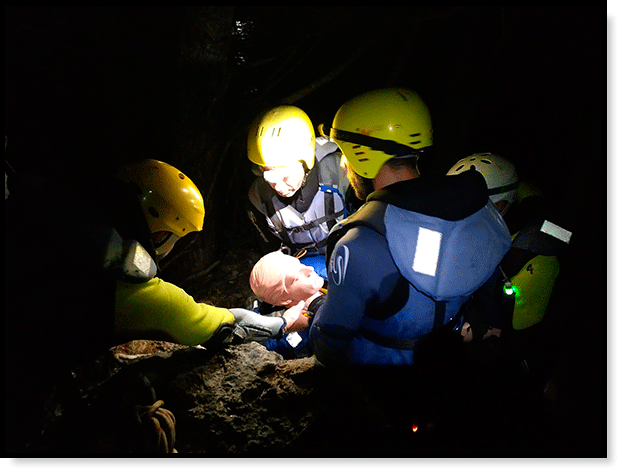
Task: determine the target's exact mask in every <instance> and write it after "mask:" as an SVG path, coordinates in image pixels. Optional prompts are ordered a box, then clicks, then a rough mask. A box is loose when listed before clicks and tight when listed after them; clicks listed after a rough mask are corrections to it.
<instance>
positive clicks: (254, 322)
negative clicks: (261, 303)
mask: <svg viewBox="0 0 624 475" xmlns="http://www.w3.org/2000/svg"><path fill="white" fill-rule="evenodd" d="M228 310H229V311H230V312H232V314H233V315H234V320H235V322H236V325H235V327H234V335H233V337H234V338H233V342H234V343H249V342H251V341H257V342H259V343H262V342H264V341H266V340H268V339H269V338H281V337H282V335H283V331H282V330H283V328H284V327H285V326H286V320H285V319H284V318H283V317H267V316H266V315H260V314H259V313H256V312H253V311H251V310H246V309H244V308H230V309H228Z"/></svg>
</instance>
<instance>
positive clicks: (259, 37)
mask: <svg viewBox="0 0 624 475" xmlns="http://www.w3.org/2000/svg"><path fill="white" fill-rule="evenodd" d="M605 26H606V24H605V8H604V7H603V6H600V7H588V6H559V7H554V6H539V7H537V6H536V7H526V6H522V7H516V6H441V7H431V6H427V7H399V6H387V7H366V6H350V7H345V6H338V7H334V6H318V7H305V6H303V7H288V6H286V7H284V6H281V7H264V6H254V7H5V134H6V135H7V136H8V146H7V150H6V154H5V156H6V159H7V160H8V163H9V164H10V167H11V168H12V170H14V171H15V172H17V173H18V174H33V175H43V176H51V177H59V183H61V181H60V179H61V178H62V179H63V180H64V182H67V181H71V180H77V181H78V182H84V181H85V180H89V177H90V176H92V175H93V174H101V173H110V172H112V171H113V170H114V169H115V167H117V166H118V165H119V164H121V163H123V162H124V161H127V160H134V159H139V158H157V159H161V160H164V161H167V162H169V163H171V164H172V165H174V166H176V167H178V168H180V169H181V170H182V171H184V172H185V173H187V174H188V175H189V176H190V177H191V178H192V179H193V181H194V182H195V183H196V184H197V185H198V187H199V188H200V191H201V192H202V194H203V196H204V199H205V200H206V203H207V215H206V221H205V226H204V231H202V232H201V233H195V234H196V235H195V236H189V237H187V238H185V239H183V240H181V241H180V243H179V244H178V246H176V249H175V250H174V252H173V253H172V255H171V256H169V257H168V258H167V259H168V261H166V262H164V265H163V267H164V269H163V271H164V272H165V276H166V277H167V278H168V279H169V280H171V281H173V282H174V283H180V282H183V283H184V284H185V285H184V286H185V289H187V291H189V292H190V293H191V294H192V295H196V296H199V297H201V296H203V295H207V294H209V293H210V288H209V287H207V286H206V284H205V274H202V270H203V269H206V268H208V267H209V266H210V265H211V264H212V263H214V262H215V261H216V260H217V259H219V258H220V257H219V256H222V255H224V253H228V252H235V253H236V252H239V251H240V252H241V253H244V252H245V251H246V250H247V249H248V248H249V247H250V246H252V241H250V240H249V236H250V233H251V229H250V228H249V227H248V224H247V218H246V216H245V213H244V200H245V199H246V193H247V189H248V187H249V185H250V183H251V180H252V179H253V175H252V174H251V173H250V170H249V167H248V161H247V158H246V153H245V152H246V148H245V147H246V134H247V126H248V124H249V122H250V121H251V120H252V118H253V117H254V116H255V115H256V114H257V113H258V112H259V111H260V110H262V109H263V108H265V107H271V106H275V105H278V104H282V103H292V104H294V105H297V106H299V107H301V108H302V109H304V110H305V111H306V112H307V113H308V114H309V115H310V117H311V118H312V121H313V123H314V124H315V126H316V125H318V124H319V123H321V122H330V121H331V119H332V117H333V114H334V113H335V112H336V110H337V109H338V108H339V107H340V105H341V104H342V103H343V102H344V101H346V100H348V99H350V98H351V97H353V96H355V95H357V94H359V93H361V92H364V91H366V90H369V89H373V88H377V87H386V86H403V87H408V88H412V89H414V90H415V91H417V92H418V93H419V94H420V95H421V96H422V97H423V99H424V100H425V102H426V103H427V105H428V106H429V108H430V110H431V113H432V117H433V124H434V140H435V149H436V162H435V163H434V171H436V172H438V173H445V172H446V171H447V170H448V169H449V168H450V166H451V165H452V164H453V163H455V162H456V161H457V160H458V159H460V158H463V157H465V156H467V155H469V154H471V153H474V152H485V151H490V152H495V153H499V154H502V155H504V156H506V157H508V158H510V159H512V160H513V161H514V162H515V163H516V165H517V168H518V172H519V174H520V177H521V178H522V179H523V180H525V181H528V182H531V183H533V184H535V185H537V186H538V187H539V188H540V189H541V190H542V191H543V192H544V193H545V194H546V195H548V196H549V197H551V198H553V199H554V200H556V201H557V202H558V203H559V204H560V205H561V206H562V207H563V209H564V210H565V212H566V213H567V215H568V216H567V219H568V221H567V222H566V224H567V225H569V226H570V228H571V229H572V231H573V233H574V235H573V241H572V243H571V246H570V251H569V253H568V254H567V255H566V256H565V258H564V259H562V262H561V274H560V277H559V279H558V283H557V287H556V293H555V295H554V296H553V302H552V304H551V308H552V309H553V310H551V313H552V314H554V315H556V316H555V317H553V321H555V322H556V323H557V325H559V326H560V331H561V334H560V338H558V339H557V341H556V342H553V346H554V347H555V349H556V351H555V353H556V355H557V358H558V362H557V368H558V371H559V373H560V379H561V380H562V385H561V393H562V395H563V396H562V397H563V403H562V404H563V405H564V408H565V410H568V411H570V414H571V415H572V414H573V415H574V416H573V417H577V418H578V424H577V425H575V430H576V431H578V437H576V438H574V441H575V443H576V444H578V451H579V452H581V453H583V452H590V453H596V452H600V451H603V450H606V397H607V396H606V394H607V392H606V376H607V373H606V322H607V319H606V316H607V312H606V278H605V270H606V257H607V256H606V218H605V216H606V211H605V210H606V163H607V154H606V152H607V150H606V147H605V130H606V127H605V124H604V117H605V111H606V85H605V71H606V68H605V65H606V60H607V56H606V48H605V43H604V33H605ZM600 117H602V119H600ZM10 185H11V184H10V182H9V189H10ZM37 212H40V213H46V212H50V210H46V207H45V203H42V206H41V209H40V210H37ZM193 276H198V277H197V278H194V277H193ZM202 276H203V277H202ZM571 417H572V416H571Z"/></svg>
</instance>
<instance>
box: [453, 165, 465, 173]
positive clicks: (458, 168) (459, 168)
mask: <svg viewBox="0 0 624 475" xmlns="http://www.w3.org/2000/svg"><path fill="white" fill-rule="evenodd" d="M462 168H464V166H463V165H460V166H458V167H457V168H456V169H455V171H456V172H458V171H459V170H461V169H462Z"/></svg>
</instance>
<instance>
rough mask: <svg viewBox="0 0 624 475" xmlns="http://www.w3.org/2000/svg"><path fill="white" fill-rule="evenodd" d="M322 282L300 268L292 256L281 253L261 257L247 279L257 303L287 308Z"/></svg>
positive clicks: (311, 269) (300, 265) (305, 269)
mask: <svg viewBox="0 0 624 475" xmlns="http://www.w3.org/2000/svg"><path fill="white" fill-rule="evenodd" d="M324 283H325V281H324V280H323V278H322V277H321V276H319V275H318V274H317V273H316V272H314V269H313V268H312V267H309V266H305V265H303V264H302V263H301V262H300V261H299V259H297V258H296V257H293V256H289V255H286V254H283V253H282V252H281V251H274V252H270V253H269V254H266V255H265V256H263V257H262V258H261V259H260V260H259V261H258V262H257V263H256V264H255V265H254V267H253V269H252V271H251V274H250V276H249V285H250V287H251V290H252V291H253V293H254V294H255V295H256V296H257V297H258V298H259V299H260V300H262V301H263V302H266V303H269V304H271V305H285V306H288V307H291V306H293V305H296V304H297V303H298V302H300V301H302V300H304V301H305V300H307V299H308V298H310V297H311V296H313V295H314V294H315V293H316V292H318V291H319V290H320V289H321V287H323V284H324Z"/></svg>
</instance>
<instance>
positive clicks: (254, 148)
mask: <svg viewBox="0 0 624 475" xmlns="http://www.w3.org/2000/svg"><path fill="white" fill-rule="evenodd" d="M315 138H316V136H315V133H314V127H313V126H312V121H311V120H310V118H309V117H308V115H307V114H306V113H305V112H303V111H302V110H301V109H299V108H298V107H295V106H278V107H274V108H273V109H271V110H269V111H266V112H264V113H262V114H260V115H259V116H258V117H257V118H256V119H255V120H254V122H253V123H252V125H251V127H250V128H249V135H248V137H247V156H248V157H249V160H250V161H251V162H252V163H255V164H256V165H259V166H261V167H283V166H287V165H290V164H292V163H294V162H298V161H300V160H302V161H303V162H305V164H306V166H307V167H308V170H311V169H312V167H313V166H314V145H315V141H314V140H315Z"/></svg>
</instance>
